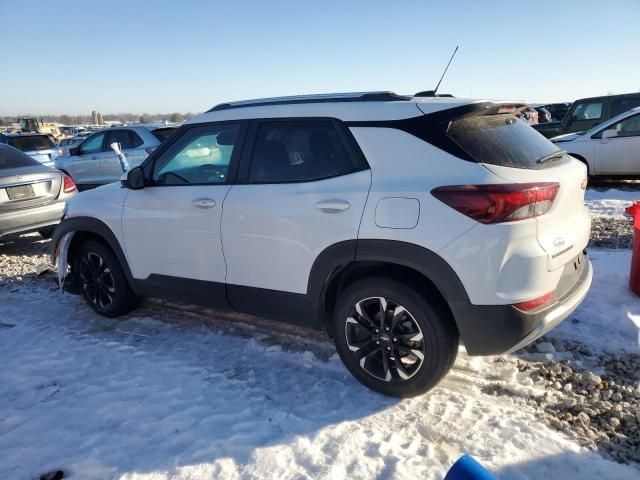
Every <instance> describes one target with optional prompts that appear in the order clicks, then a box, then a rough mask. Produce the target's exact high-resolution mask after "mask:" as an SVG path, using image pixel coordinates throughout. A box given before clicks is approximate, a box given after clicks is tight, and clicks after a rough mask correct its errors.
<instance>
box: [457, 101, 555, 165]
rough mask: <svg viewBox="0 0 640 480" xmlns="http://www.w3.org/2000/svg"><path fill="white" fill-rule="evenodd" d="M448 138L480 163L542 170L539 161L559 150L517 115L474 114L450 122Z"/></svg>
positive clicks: (544, 163)
mask: <svg viewBox="0 0 640 480" xmlns="http://www.w3.org/2000/svg"><path fill="white" fill-rule="evenodd" d="M446 132H447V135H448V136H449V138H451V139H452V140H453V141H454V142H456V143H457V144H458V145H460V146H461V147H462V148H463V149H464V150H465V151H466V152H467V153H468V154H469V155H471V156H472V157H473V158H474V160H476V161H477V162H480V163H488V164H491V165H500V166H504V167H515V168H528V169H541V168H545V167H547V166H549V163H550V162H543V163H539V162H538V160H539V159H541V158H544V157H546V156H547V155H549V154H551V153H554V152H557V151H558V150H559V148H558V147H556V146H555V145H554V144H553V143H551V142H550V141H549V140H547V139H546V138H544V137H543V136H542V135H541V134H539V133H538V132H536V131H535V130H534V129H533V128H531V127H530V126H529V125H528V124H526V123H525V122H523V121H522V120H518V119H517V118H516V117H515V116H514V115H513V114H510V113H508V114H497V113H496V114H484V113H483V114H472V115H467V116H464V117H461V118H459V119H456V120H453V121H451V122H449V124H448V128H447V129H446Z"/></svg>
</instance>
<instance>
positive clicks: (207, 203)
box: [191, 198, 216, 208]
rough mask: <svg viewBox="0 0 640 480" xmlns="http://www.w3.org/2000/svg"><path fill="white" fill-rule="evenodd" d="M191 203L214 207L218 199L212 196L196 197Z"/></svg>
mask: <svg viewBox="0 0 640 480" xmlns="http://www.w3.org/2000/svg"><path fill="white" fill-rule="evenodd" d="M191 203H193V204H194V205H195V206H196V207H198V208H213V207H215V206H216V201H215V200H214V199H212V198H196V199H195V200H193V201H192V202H191Z"/></svg>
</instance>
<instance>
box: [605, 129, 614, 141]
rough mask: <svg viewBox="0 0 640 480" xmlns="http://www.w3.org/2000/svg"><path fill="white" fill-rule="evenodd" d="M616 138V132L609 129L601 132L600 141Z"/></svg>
mask: <svg viewBox="0 0 640 480" xmlns="http://www.w3.org/2000/svg"><path fill="white" fill-rule="evenodd" d="M617 136H618V132H617V131H616V130H614V129H609V130H605V131H604V132H602V139H603V140H605V139H607V138H613V137H617Z"/></svg>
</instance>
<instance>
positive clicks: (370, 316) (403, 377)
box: [333, 278, 458, 397]
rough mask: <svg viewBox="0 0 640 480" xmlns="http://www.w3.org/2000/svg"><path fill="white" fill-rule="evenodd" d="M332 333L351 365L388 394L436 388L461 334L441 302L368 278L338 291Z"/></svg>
mask: <svg viewBox="0 0 640 480" xmlns="http://www.w3.org/2000/svg"><path fill="white" fill-rule="evenodd" d="M333 327H334V331H333V335H334V340H335V343H336V348H337V350H338V354H339V355H340V358H341V359H342V361H343V362H344V364H345V365H346V367H347V369H349V371H350V372H351V373H352V374H353V376H355V377H356V378H357V379H358V380H359V381H360V382H362V383H363V384H364V385H366V386H367V387H369V388H371V389H372V390H375V391H377V392H380V393H382V394H385V395H391V396H395V397H412V396H415V395H419V394H421V393H424V392H426V391H428V390H430V389H431V388H433V387H434V386H435V385H436V384H437V383H438V382H439V381H440V379H441V378H442V377H443V376H444V375H445V374H446V373H447V372H448V370H449V369H450V368H451V366H452V365H453V362H454V360H455V357H456V354H457V351H458V332H457V330H456V328H455V326H454V325H452V323H451V321H450V318H449V317H448V315H447V312H446V310H445V309H444V308H443V306H442V305H441V304H440V303H439V302H438V301H428V300H427V299H426V298H425V297H424V296H423V295H421V294H419V293H418V292H416V291H415V290H413V289H412V288H410V287H408V286H406V285H403V284H402V283H400V282H397V281H395V280H392V279H386V278H369V279H365V280H361V281H358V282H355V283H353V284H352V285H350V286H348V287H347V288H346V290H345V291H344V292H343V293H342V294H341V295H340V297H339V299H338V302H337V305H336V308H335V310H334V318H333Z"/></svg>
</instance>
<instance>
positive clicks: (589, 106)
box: [571, 102, 602, 121]
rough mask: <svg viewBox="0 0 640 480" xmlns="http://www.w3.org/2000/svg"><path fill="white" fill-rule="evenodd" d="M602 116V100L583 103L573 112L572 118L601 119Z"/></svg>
mask: <svg viewBox="0 0 640 480" xmlns="http://www.w3.org/2000/svg"><path fill="white" fill-rule="evenodd" d="M600 118H602V102H589V103H581V104H579V105H577V106H576V108H575V109H574V110H573V112H572V113H571V119H572V120H574V121H576V120H599V119H600Z"/></svg>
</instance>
